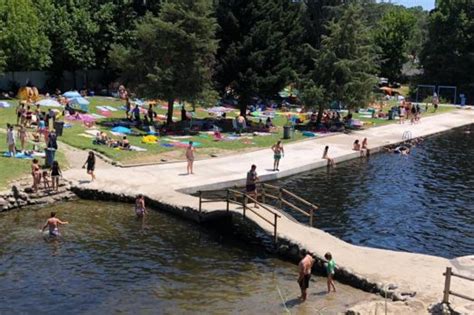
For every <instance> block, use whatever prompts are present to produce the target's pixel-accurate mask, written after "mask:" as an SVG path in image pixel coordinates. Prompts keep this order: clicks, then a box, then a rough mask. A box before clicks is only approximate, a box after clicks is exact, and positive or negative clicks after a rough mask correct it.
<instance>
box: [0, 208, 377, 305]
mask: <svg viewBox="0 0 474 315" xmlns="http://www.w3.org/2000/svg"><path fill="white" fill-rule="evenodd" d="M50 211H57V212H58V217H59V218H60V219H62V220H68V221H69V222H70V224H69V225H67V226H64V227H63V228H62V229H61V232H62V239H61V240H60V241H59V242H57V241H54V242H50V241H46V240H45V239H44V236H43V235H42V234H41V233H40V232H39V229H40V228H41V226H42V225H43V224H44V222H45V221H46V219H47V218H48V216H49V212H50ZM296 277H297V266H296V265H294V264H292V263H289V262H285V261H282V260H280V259H277V258H276V257H274V256H271V255H268V254H266V253H265V252H264V251H263V249H262V248H261V247H254V246H252V245H250V244H248V243H245V242H241V241H239V240H237V239H235V238H233V237H232V236H231V235H226V234H224V235H223V234H221V233H220V232H217V231H214V230H213V228H212V227H210V229H208V228H205V227H202V226H199V225H198V224H194V223H191V222H187V221H184V220H181V219H179V218H176V217H174V216H171V215H168V214H166V213H161V212H157V211H151V212H150V214H149V216H148V217H147V218H146V220H145V221H144V222H141V221H137V220H136V218H135V214H134V211H133V210H132V206H131V205H129V204H118V203H110V202H92V201H85V200H79V201H75V202H70V203H60V204H55V205H52V206H49V207H45V208H41V209H22V210H13V211H10V212H6V213H0V314H43V313H47V314H58V313H61V314H110V313H133V314H196V313H206V314H209V313H211V314H227V313H236V314H240V313H244V314H282V313H285V305H286V307H288V308H289V309H290V310H291V311H292V312H300V313H308V314H312V313H315V312H317V311H318V310H322V311H323V312H324V313H328V312H330V313H336V312H337V313H340V312H343V311H345V310H346V309H347V307H348V306H349V305H352V304H355V303H358V302H360V301H362V300H364V301H365V300H372V299H378V298H377V297H376V296H375V295H372V294H369V293H365V292H362V291H359V290H356V289H353V288H351V287H348V286H344V285H342V284H336V285H337V286H338V290H339V291H338V293H337V294H331V295H326V294H325V288H326V282H325V279H324V278H321V277H316V276H314V277H313V281H312V282H311V288H310V290H309V298H308V301H307V303H304V304H299V303H298V301H297V300H296V297H297V296H298V294H299V290H298V286H297V284H296ZM284 303H285V305H284Z"/></svg>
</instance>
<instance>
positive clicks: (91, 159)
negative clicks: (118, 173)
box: [82, 151, 95, 180]
mask: <svg viewBox="0 0 474 315" xmlns="http://www.w3.org/2000/svg"><path fill="white" fill-rule="evenodd" d="M86 164H87V174H89V175H90V176H91V178H92V180H94V179H95V175H94V170H95V154H94V152H92V151H90V152H89V156H88V157H87V161H86V162H85V163H84V165H83V166H82V168H85V167H86Z"/></svg>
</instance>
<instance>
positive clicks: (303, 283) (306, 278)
mask: <svg viewBox="0 0 474 315" xmlns="http://www.w3.org/2000/svg"><path fill="white" fill-rule="evenodd" d="M309 279H311V274H307V275H304V277H303V279H301V280H300V281H299V282H298V284H299V285H300V288H301V289H303V290H305V289H307V288H308V287H309Z"/></svg>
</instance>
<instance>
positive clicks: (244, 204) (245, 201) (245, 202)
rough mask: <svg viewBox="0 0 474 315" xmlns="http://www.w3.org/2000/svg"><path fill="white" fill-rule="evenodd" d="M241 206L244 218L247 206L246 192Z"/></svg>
mask: <svg viewBox="0 0 474 315" xmlns="http://www.w3.org/2000/svg"><path fill="white" fill-rule="evenodd" d="M243 206H244V218H245V208H246V207H247V194H244V202H243Z"/></svg>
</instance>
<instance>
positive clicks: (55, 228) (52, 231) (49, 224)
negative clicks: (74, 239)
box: [41, 212, 69, 237]
mask: <svg viewBox="0 0 474 315" xmlns="http://www.w3.org/2000/svg"><path fill="white" fill-rule="evenodd" d="M62 224H69V222H67V221H64V222H63V221H61V220H59V219H58V218H56V212H51V217H50V218H49V219H48V220H47V221H46V223H45V225H44V226H43V229H41V232H44V230H46V228H49V236H51V237H58V236H60V233H59V225H62Z"/></svg>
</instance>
